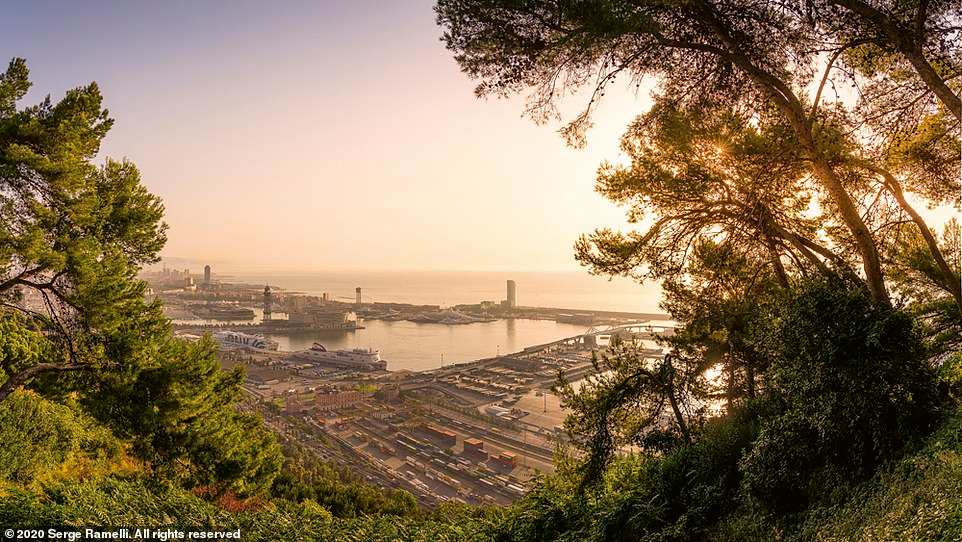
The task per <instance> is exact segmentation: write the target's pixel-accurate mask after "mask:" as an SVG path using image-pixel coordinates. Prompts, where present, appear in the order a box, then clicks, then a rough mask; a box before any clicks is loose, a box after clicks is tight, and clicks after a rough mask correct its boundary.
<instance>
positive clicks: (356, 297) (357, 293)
mask: <svg viewBox="0 0 962 542" xmlns="http://www.w3.org/2000/svg"><path fill="white" fill-rule="evenodd" d="M354 302H355V303H357V304H358V305H360V304H361V287H360V286H358V287H357V288H355V289H354Z"/></svg>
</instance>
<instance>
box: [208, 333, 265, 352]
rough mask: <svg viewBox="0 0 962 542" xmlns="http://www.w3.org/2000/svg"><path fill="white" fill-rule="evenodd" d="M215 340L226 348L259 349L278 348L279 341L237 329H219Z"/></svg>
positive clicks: (214, 335) (215, 334)
mask: <svg viewBox="0 0 962 542" xmlns="http://www.w3.org/2000/svg"><path fill="white" fill-rule="evenodd" d="M213 337H214V340H215V341H217V342H218V343H220V345H221V346H224V347H225V348H255V349H257V350H277V341H275V340H271V339H268V338H267V337H262V336H260V335H249V334H247V333H240V332H237V331H217V332H215V333H214V334H213Z"/></svg>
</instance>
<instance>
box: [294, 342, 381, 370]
mask: <svg viewBox="0 0 962 542" xmlns="http://www.w3.org/2000/svg"><path fill="white" fill-rule="evenodd" d="M291 357H292V358H294V359H296V360H299V361H307V362H310V363H316V364H318V365H326V366H329V367H337V368H341V369H354V370H356V371H384V370H386V369H387V362H386V361H384V360H383V359H381V352H380V351H379V350H370V349H366V348H353V349H351V350H328V349H327V348H325V347H324V345H323V344H321V343H314V346H312V347H310V348H309V349H307V350H301V351H300V352H295V353H294V354H293V355H292V356H291Z"/></svg>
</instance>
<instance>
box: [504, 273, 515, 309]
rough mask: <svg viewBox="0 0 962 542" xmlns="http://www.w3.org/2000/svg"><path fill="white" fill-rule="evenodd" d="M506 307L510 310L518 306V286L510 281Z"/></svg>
mask: <svg viewBox="0 0 962 542" xmlns="http://www.w3.org/2000/svg"><path fill="white" fill-rule="evenodd" d="M505 305H507V307H508V308H509V309H513V308H515V307H517V306H518V286H517V285H516V284H515V283H514V281H513V280H509V281H508V297H507V299H505Z"/></svg>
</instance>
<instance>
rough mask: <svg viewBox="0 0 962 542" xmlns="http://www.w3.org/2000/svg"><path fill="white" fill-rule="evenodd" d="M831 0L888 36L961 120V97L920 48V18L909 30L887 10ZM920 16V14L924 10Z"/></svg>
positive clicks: (851, 0)
mask: <svg viewBox="0 0 962 542" xmlns="http://www.w3.org/2000/svg"><path fill="white" fill-rule="evenodd" d="M834 3H835V4H836V5H838V6H841V7H843V8H845V9H847V10H849V11H851V12H853V13H856V14H858V15H860V16H862V17H863V18H865V19H867V20H869V21H871V22H872V24H874V25H875V26H876V27H877V29H878V30H880V31H881V32H882V33H883V34H884V35H885V36H887V37H888V38H889V42H890V44H891V45H893V46H895V48H896V49H898V51H899V52H900V53H902V56H904V57H905V59H906V60H908V61H909V64H911V65H912V67H913V68H915V71H916V73H918V74H919V78H920V79H922V82H923V83H925V85H926V86H927V87H928V88H929V90H931V91H932V93H934V94H935V95H936V97H938V99H939V100H941V101H942V103H943V104H945V106H946V107H947V108H948V109H949V111H951V112H952V114H953V115H955V118H956V119H959V120H962V100H960V99H959V97H958V96H956V95H955V93H954V92H952V89H951V88H949V86H948V85H947V84H946V83H945V80H944V79H942V77H941V76H939V74H938V72H936V71H935V68H933V67H932V65H931V64H929V61H928V60H926V59H925V55H924V53H923V52H922V46H921V45H920V43H921V40H922V39H923V37H922V31H923V30H924V18H923V19H920V24H919V28H918V29H916V30H914V31H913V30H908V29H905V28H902V27H901V25H899V24H898V22H897V21H895V20H893V19H892V18H891V17H889V16H888V15H887V14H885V13H884V12H882V11H881V10H879V9H877V8H876V7H874V6H872V5H869V4H867V3H865V2H863V1H861V0H834ZM922 16H923V17H924V14H922Z"/></svg>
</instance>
